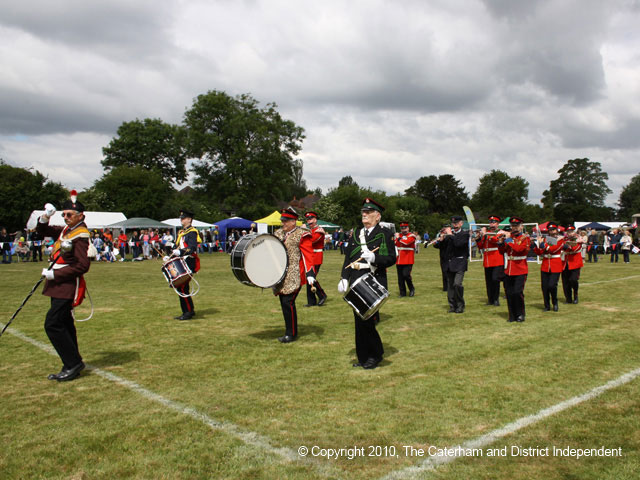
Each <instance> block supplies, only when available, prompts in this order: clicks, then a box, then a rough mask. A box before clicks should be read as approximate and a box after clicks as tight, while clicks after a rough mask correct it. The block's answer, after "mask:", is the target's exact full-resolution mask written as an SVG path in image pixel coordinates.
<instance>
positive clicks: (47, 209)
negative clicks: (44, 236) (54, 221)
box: [40, 203, 56, 223]
mask: <svg viewBox="0 0 640 480" xmlns="http://www.w3.org/2000/svg"><path fill="white" fill-rule="evenodd" d="M54 213H56V207H54V206H53V205H51V204H50V203H46V204H45V206H44V213H43V214H42V215H41V216H40V223H49V219H50V218H51V217H53V214H54Z"/></svg>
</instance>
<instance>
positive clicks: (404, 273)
mask: <svg viewBox="0 0 640 480" xmlns="http://www.w3.org/2000/svg"><path fill="white" fill-rule="evenodd" d="M416 240H417V237H416V235H415V234H413V233H411V232H410V231H409V222H401V223H400V232H399V233H396V235H395V244H396V249H397V251H398V259H397V261H396V270H397V272H398V288H399V290H400V296H401V297H406V296H407V288H408V289H409V296H410V297H413V296H414V295H415V294H416V289H415V287H414V286H413V281H412V279H411V270H412V269H413V265H414V263H415V251H416Z"/></svg>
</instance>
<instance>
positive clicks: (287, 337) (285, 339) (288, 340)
mask: <svg viewBox="0 0 640 480" xmlns="http://www.w3.org/2000/svg"><path fill="white" fill-rule="evenodd" d="M297 339H298V337H292V336H291V335H285V336H284V337H278V341H279V342H280V343H291V342H295V341H296V340H297Z"/></svg>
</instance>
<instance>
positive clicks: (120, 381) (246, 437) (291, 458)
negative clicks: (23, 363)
mask: <svg viewBox="0 0 640 480" xmlns="http://www.w3.org/2000/svg"><path fill="white" fill-rule="evenodd" d="M0 328H4V325H3V324H2V323H0ZM5 333H10V334H11V335H13V336H14V337H17V338H19V339H20V340H23V341H25V342H27V343H30V344H31V345H34V346H36V347H38V348H39V349H40V350H43V351H45V352H47V353H49V354H51V355H53V356H56V357H57V356H58V355H57V353H56V351H55V350H54V349H53V347H52V346H50V345H47V344H44V343H42V342H40V341H38V340H35V339H33V338H31V337H29V336H27V335H25V334H24V333H22V332H20V331H19V330H16V329H15V328H8V329H7V331H6V332H5ZM86 369H87V370H90V371H91V372H92V373H94V374H96V375H98V376H100V377H102V378H104V379H105V380H109V381H110V382H113V383H116V384H117V385H120V386H122V387H125V388H128V389H129V390H132V391H134V392H136V393H138V394H139V395H141V396H142V397H144V398H146V399H147V400H151V401H153V402H156V403H160V404H161V405H164V406H165V407H167V408H168V409H170V410H173V411H175V412H177V413H180V414H183V415H187V416H189V417H191V418H192V419H194V420H196V421H198V422H200V423H203V424H205V425H207V426H208V427H210V428H211V429H213V430H219V431H221V432H224V433H226V434H229V435H231V436H233V437H235V438H237V439H239V440H241V441H243V442H244V443H245V444H247V445H250V446H252V447H256V448H257V449H259V450H263V451H265V452H267V453H269V454H272V455H275V456H278V457H281V458H282V459H284V460H286V461H287V462H295V461H301V462H303V463H309V464H311V465H312V466H313V467H314V468H316V470H317V471H318V472H319V473H321V474H322V475H323V476H324V477H332V478H334V477H335V475H336V472H335V471H334V470H333V468H332V467H331V466H329V465H327V464H323V463H321V462H318V461H315V460H314V459H313V458H311V456H308V457H301V456H300V455H298V452H297V451H295V450H292V449H290V448H286V447H274V446H273V445H272V444H271V440H270V439H269V438H267V437H265V436H264V435H260V434H259V433H256V432H251V431H246V430H243V429H241V428H240V427H238V426H237V425H235V424H233V423H229V422H221V421H219V420H216V419H214V418H211V417H210V416H208V415H207V414H205V413H201V412H199V411H197V410H196V409H194V408H192V407H189V406H188V405H184V404H182V403H180V402H176V401H173V400H170V399H168V398H165V397H163V396H162V395H159V394H157V393H155V392H153V391H151V390H149V389H147V388H144V387H143V386H141V385H138V384H137V383H135V382H132V381H130V380H127V379H124V378H122V377H119V376H117V375H114V374H113V373H110V372H107V371H106V370H102V369H100V368H97V367H93V366H91V365H89V364H87V366H86Z"/></svg>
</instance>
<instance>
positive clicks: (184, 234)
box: [165, 209, 202, 320]
mask: <svg viewBox="0 0 640 480" xmlns="http://www.w3.org/2000/svg"><path fill="white" fill-rule="evenodd" d="M192 222H193V212H190V211H189V210H184V209H183V210H182V211H181V212H180V223H181V224H182V230H180V231H179V232H178V236H177V237H176V242H175V247H176V248H174V250H173V251H172V252H171V256H172V257H182V258H184V262H185V263H186V264H187V267H189V270H191V272H192V273H193V274H195V273H197V272H198V271H199V270H200V258H199V257H198V245H199V244H200V243H202V239H201V238H200V234H199V233H198V230H196V229H195V228H194V227H193V226H192V225H191V223H192ZM165 258H166V257H165ZM189 281H190V280H189ZM178 290H179V291H180V293H181V295H179V298H180V308H181V309H182V315H180V316H179V317H176V320H191V319H192V318H193V317H194V316H195V315H196V312H195V310H194V308H193V298H192V297H191V296H190V295H189V282H186V283H183V284H182V285H181V286H180V288H179V289H178ZM182 295H184V296H182Z"/></svg>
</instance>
